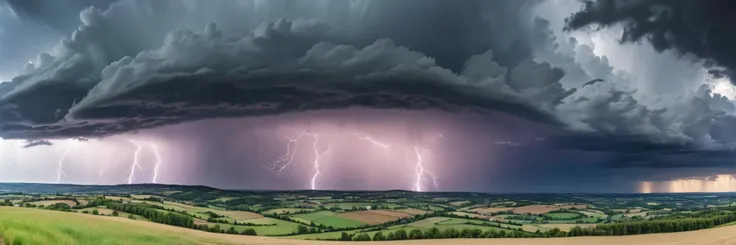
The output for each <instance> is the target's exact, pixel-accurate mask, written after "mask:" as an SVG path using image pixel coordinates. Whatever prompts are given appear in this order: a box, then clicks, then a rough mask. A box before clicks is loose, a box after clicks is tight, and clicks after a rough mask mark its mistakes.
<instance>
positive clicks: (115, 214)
mask: <svg viewBox="0 0 736 245" xmlns="http://www.w3.org/2000/svg"><path fill="white" fill-rule="evenodd" d="M118 215H120V214H118V211H117V210H115V211H112V216H115V217H117V216H118Z"/></svg>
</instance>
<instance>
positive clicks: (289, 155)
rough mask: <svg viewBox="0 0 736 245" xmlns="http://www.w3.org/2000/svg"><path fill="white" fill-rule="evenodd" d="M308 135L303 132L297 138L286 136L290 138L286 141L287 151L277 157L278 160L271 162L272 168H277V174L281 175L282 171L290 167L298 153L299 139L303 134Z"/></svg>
mask: <svg viewBox="0 0 736 245" xmlns="http://www.w3.org/2000/svg"><path fill="white" fill-rule="evenodd" d="M305 135H308V133H301V134H299V135H298V136H297V137H296V138H289V137H286V139H288V140H289V142H288V143H286V153H285V154H284V155H283V156H279V157H278V158H276V161H274V162H273V164H271V167H270V168H271V169H273V170H276V176H279V175H281V172H282V171H283V170H284V169H286V168H287V167H289V165H290V164H291V161H292V160H294V154H296V149H297V141H299V139H301V138H302V137H303V136H305ZM292 145H293V146H294V149H291V147H292Z"/></svg>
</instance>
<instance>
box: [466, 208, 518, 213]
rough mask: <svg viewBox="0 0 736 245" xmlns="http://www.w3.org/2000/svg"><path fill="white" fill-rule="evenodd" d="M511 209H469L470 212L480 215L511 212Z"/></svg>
mask: <svg viewBox="0 0 736 245" xmlns="http://www.w3.org/2000/svg"><path fill="white" fill-rule="evenodd" d="M513 209H514V208H506V207H502V208H475V209H471V210H470V211H473V212H476V213H481V214H490V213H498V212H506V211H509V210H513Z"/></svg>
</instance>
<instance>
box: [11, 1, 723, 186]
mask: <svg viewBox="0 0 736 245" xmlns="http://www.w3.org/2000/svg"><path fill="white" fill-rule="evenodd" d="M683 1H684V0H682V1H681V0H673V1H671V2H667V3H666V5H662V3H659V4H658V5H657V4H656V3H657V2H658V1H653V0H643V1H635V2H631V1H623V0H621V1H618V0H598V1H593V2H591V3H590V5H589V6H587V7H584V6H583V5H582V3H580V2H579V1H577V0H456V1H447V0H402V1H395V0H350V1H344V0H301V1H300V0H222V1H196V0H171V1H169V0H161V1H143V0H137V1H126V0H120V1H112V0H110V1H107V0H105V1H91V0H78V1H74V0H68V1H40V0H38V1H37V0H0V81H3V82H2V83H0V137H2V138H3V139H4V140H3V141H2V142H1V143H0V144H2V145H0V181H9V182H44V183H78V184H125V183H151V182H157V183H175V184H202V185H210V186H214V187H221V188H232V189H310V188H315V189H408V190H418V191H480V192H668V191H675V192H700V191H735V190H736V180H734V179H733V177H731V176H732V175H731V174H735V173H736V171H734V170H733V166H734V164H732V162H733V159H734V157H735V156H736V154H734V152H733V151H734V149H735V148H736V131H734V130H733V129H734V126H736V117H735V115H734V114H735V113H736V107H735V105H734V104H733V99H736V91H735V90H734V86H733V84H732V83H731V79H730V75H731V74H733V73H732V72H731V71H732V70H733V68H736V65H734V64H736V62H732V60H734V58H736V57H734V56H732V55H735V54H733V53H732V50H730V46H729V45H724V44H723V43H724V42H725V41H722V40H723V39H724V37H725V39H728V38H732V37H734V35H731V34H732V33H727V32H729V31H732V30H731V28H728V27H727V26H726V27H724V26H723V25H722V24H721V23H710V22H709V21H711V20H710V19H708V18H704V17H703V16H707V14H704V13H709V12H708V11H712V10H713V9H717V7H718V6H720V5H719V4H726V2H724V1H709V2H707V3H702V4H701V5H702V6H696V7H692V6H691V7H687V8H686V7H683V6H685V3H684V2H683ZM698 4H700V3H698ZM698 4H696V5H698ZM714 6H715V7H714ZM662 9H663V10H662ZM642 11H644V12H642ZM641 13H646V15H645V16H649V17H650V18H648V19H646V18H645V19H641V20H640V19H638V18H639V17H640V16H642V15H641ZM711 14H712V15H716V14H722V13H715V12H714V13H711ZM632 16H633V17H632ZM683 16H685V17H686V18H685V17H683ZM629 17H631V18H629ZM643 21H651V23H654V24H652V25H645V24H641V23H643ZM652 26H656V28H654V27H652ZM683 26H684V27H683ZM687 26H706V27H709V28H706V29H708V30H709V31H708V32H705V33H703V32H702V31H701V30H700V29H688V28H686V27H687ZM599 27H600V28H599ZM662 32H667V33H670V34H668V35H661V33H662ZM695 37H701V38H695ZM714 40H715V41H714ZM734 61H736V60H734ZM732 180H733V181H732ZM731 182H733V183H731Z"/></svg>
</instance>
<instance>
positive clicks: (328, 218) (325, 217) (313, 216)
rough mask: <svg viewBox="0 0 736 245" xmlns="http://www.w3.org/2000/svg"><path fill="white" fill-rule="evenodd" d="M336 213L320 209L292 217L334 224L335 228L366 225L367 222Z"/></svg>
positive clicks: (329, 224)
mask: <svg viewBox="0 0 736 245" xmlns="http://www.w3.org/2000/svg"><path fill="white" fill-rule="evenodd" d="M335 215H336V213H334V212H332V211H319V212H314V213H306V214H296V215H293V216H292V217H295V218H299V219H303V220H306V221H310V222H314V223H315V224H323V225H326V226H332V227H335V228H346V227H361V226H364V225H366V224H365V223H362V222H360V221H356V220H351V219H345V218H341V217H337V216H335Z"/></svg>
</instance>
